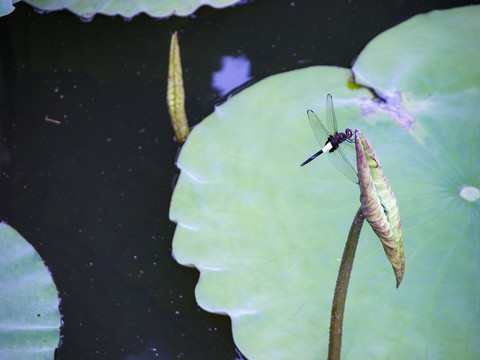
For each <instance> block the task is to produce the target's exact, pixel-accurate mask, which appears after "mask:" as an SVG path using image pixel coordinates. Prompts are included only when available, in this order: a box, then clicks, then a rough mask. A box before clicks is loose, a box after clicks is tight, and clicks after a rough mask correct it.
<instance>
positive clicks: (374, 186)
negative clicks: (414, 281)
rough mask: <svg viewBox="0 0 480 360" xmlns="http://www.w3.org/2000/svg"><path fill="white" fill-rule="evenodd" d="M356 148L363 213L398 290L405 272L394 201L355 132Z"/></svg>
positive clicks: (368, 146) (372, 155) (368, 147)
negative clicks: (392, 273)
mask: <svg viewBox="0 0 480 360" xmlns="http://www.w3.org/2000/svg"><path fill="white" fill-rule="evenodd" d="M355 147H356V151H357V170H358V178H359V186H360V203H361V209H362V213H363V215H364V216H365V219H366V220H367V221H368V223H369V224H370V226H371V227H372V229H373V231H374V232H375V234H377V236H378V237H379V239H380V241H381V242H382V245H383V249H384V250H385V254H386V255H387V258H388V260H389V261H390V263H391V264H392V267H393V272H394V273H395V277H396V279H397V288H398V286H399V285H400V283H401V282H402V278H403V274H404V272H405V257H404V254H403V238H402V224H401V221H400V213H399V211H398V204H397V199H395V196H393V192H392V189H391V188H390V185H388V182H387V179H386V178H385V176H384V175H383V171H382V166H381V165H380V161H379V160H378V158H377V155H376V154H375V151H374V150H373V148H372V145H371V144H370V142H369V141H368V139H367V138H366V137H365V135H364V134H362V133H361V132H360V131H358V130H356V131H355Z"/></svg>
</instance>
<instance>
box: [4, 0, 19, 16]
mask: <svg viewBox="0 0 480 360" xmlns="http://www.w3.org/2000/svg"><path fill="white" fill-rule="evenodd" d="M18 1H20V0H0V17H1V16H4V15H7V14H10V13H11V12H12V11H13V10H15V8H14V7H13V4H15V3H16V2H18Z"/></svg>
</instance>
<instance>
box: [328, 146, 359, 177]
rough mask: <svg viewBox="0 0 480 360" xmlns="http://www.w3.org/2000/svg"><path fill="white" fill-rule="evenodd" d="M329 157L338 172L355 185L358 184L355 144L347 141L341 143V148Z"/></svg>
mask: <svg viewBox="0 0 480 360" xmlns="http://www.w3.org/2000/svg"><path fill="white" fill-rule="evenodd" d="M327 157H328V159H329V160H330V162H331V163H332V165H333V166H335V167H336V168H337V170H338V171H340V172H341V173H342V174H343V175H345V176H346V177H347V178H349V179H350V180H351V181H353V182H354V183H355V184H358V175H357V166H356V165H357V159H356V152H355V145H354V144H353V143H349V142H346V141H345V142H343V143H341V144H340V147H339V148H338V149H337V150H335V151H334V152H332V153H329V154H328V156H327Z"/></svg>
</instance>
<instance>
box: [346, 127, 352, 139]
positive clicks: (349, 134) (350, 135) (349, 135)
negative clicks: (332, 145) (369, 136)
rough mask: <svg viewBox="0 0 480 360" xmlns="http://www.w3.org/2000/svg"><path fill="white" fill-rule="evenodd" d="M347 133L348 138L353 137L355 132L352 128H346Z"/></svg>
mask: <svg viewBox="0 0 480 360" xmlns="http://www.w3.org/2000/svg"><path fill="white" fill-rule="evenodd" d="M345 135H347V138H351V137H352V136H353V132H352V130H350V129H345Z"/></svg>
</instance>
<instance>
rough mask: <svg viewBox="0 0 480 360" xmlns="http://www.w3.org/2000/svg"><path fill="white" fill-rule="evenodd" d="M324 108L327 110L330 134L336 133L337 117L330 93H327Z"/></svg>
mask: <svg viewBox="0 0 480 360" xmlns="http://www.w3.org/2000/svg"><path fill="white" fill-rule="evenodd" d="M325 109H326V112H327V117H326V121H327V126H328V127H329V130H330V134H333V135H335V134H336V133H338V125H337V118H336V117H335V110H334V108H333V99H332V95H330V94H328V95H327V100H326V104H325Z"/></svg>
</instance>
